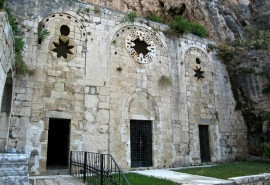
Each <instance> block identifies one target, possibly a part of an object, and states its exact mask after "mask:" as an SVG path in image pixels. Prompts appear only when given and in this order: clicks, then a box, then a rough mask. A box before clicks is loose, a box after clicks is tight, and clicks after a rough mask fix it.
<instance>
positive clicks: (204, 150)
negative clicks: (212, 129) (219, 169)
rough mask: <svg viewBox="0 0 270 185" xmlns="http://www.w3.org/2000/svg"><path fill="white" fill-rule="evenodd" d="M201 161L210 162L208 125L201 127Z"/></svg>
mask: <svg viewBox="0 0 270 185" xmlns="http://www.w3.org/2000/svg"><path fill="white" fill-rule="evenodd" d="M199 135H200V149H201V161H202V162H210V147H209V134H208V125H199Z"/></svg>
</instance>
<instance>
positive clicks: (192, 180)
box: [133, 169, 234, 185]
mask: <svg viewBox="0 0 270 185" xmlns="http://www.w3.org/2000/svg"><path fill="white" fill-rule="evenodd" d="M133 173H138V174H142V175H147V176H153V177H157V178H162V179H168V180H172V181H174V182H177V183H182V185H191V184H193V185H208V184H211V185H217V184H223V185H233V184H234V183H233V181H228V180H222V179H216V178H212V177H205V176H199V175H190V174H186V173H180V172H174V171H171V170H169V169H155V170H143V171H133Z"/></svg>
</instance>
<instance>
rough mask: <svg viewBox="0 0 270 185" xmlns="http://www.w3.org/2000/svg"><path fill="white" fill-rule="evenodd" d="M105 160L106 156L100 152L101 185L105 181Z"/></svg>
mask: <svg viewBox="0 0 270 185" xmlns="http://www.w3.org/2000/svg"><path fill="white" fill-rule="evenodd" d="M103 160H104V156H103V154H100V185H103V181H104V169H103Z"/></svg>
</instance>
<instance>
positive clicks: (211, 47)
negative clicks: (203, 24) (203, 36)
mask: <svg viewBox="0 0 270 185" xmlns="http://www.w3.org/2000/svg"><path fill="white" fill-rule="evenodd" d="M207 48H209V49H210V50H214V49H216V48H217V46H216V45H214V44H207Z"/></svg>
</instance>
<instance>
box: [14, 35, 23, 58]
mask: <svg viewBox="0 0 270 185" xmlns="http://www.w3.org/2000/svg"><path fill="white" fill-rule="evenodd" d="M14 40H15V46H14V47H15V52H16V53H18V54H21V53H22V50H23V46H24V41H23V39H22V38H21V37H15V38H14Z"/></svg>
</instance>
